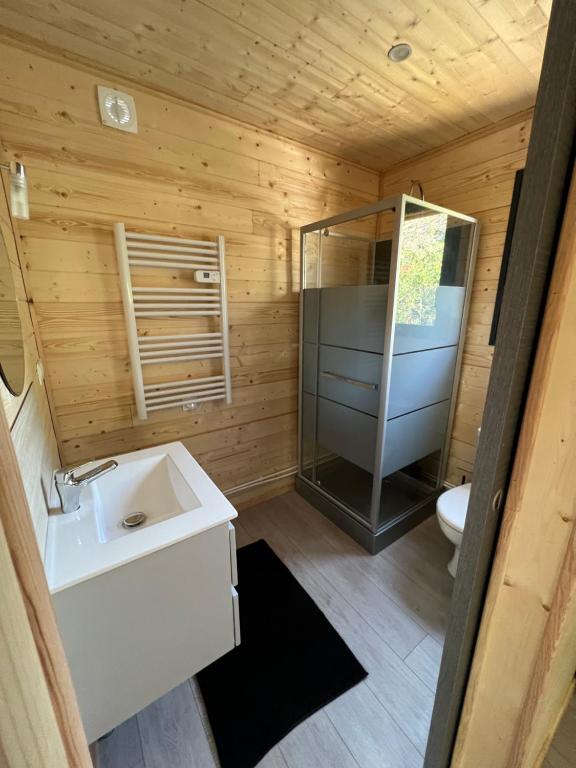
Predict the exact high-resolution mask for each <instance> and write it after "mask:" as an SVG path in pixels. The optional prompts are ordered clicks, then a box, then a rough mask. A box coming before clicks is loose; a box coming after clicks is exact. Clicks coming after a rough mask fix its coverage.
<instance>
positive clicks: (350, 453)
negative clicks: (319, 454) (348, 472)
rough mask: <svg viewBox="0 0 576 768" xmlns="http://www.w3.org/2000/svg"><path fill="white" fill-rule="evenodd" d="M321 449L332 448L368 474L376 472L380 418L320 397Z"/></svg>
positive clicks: (330, 449)
mask: <svg viewBox="0 0 576 768" xmlns="http://www.w3.org/2000/svg"><path fill="white" fill-rule="evenodd" d="M317 415H318V443H319V449H320V450H322V449H328V450H329V451H332V452H333V453H335V454H337V455H338V456H341V457H342V458H344V459H347V460H348V461H350V462H352V464H355V465H356V466H357V467H361V468H362V469H365V470H366V471H367V472H371V473H372V472H373V471H374V456H375V449H376V431H377V427H378V419H375V418H374V416H368V415H367V414H365V413H361V412H360V411H355V410H354V409H353V408H348V407H347V406H345V405H341V404H340V403H334V402H333V401H332V400H325V399H324V398H323V397H319V398H318V412H317Z"/></svg>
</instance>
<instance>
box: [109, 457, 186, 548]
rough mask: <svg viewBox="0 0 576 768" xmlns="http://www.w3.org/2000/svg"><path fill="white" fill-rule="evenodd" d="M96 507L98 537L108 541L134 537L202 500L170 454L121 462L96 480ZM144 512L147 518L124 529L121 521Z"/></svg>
mask: <svg viewBox="0 0 576 768" xmlns="http://www.w3.org/2000/svg"><path fill="white" fill-rule="evenodd" d="M94 491H95V493H94V502H95V503H94V508H95V514H96V524H97V527H98V538H99V539H100V541H101V542H103V543H105V542H107V541H111V540H112V539H117V538H118V537H119V536H133V535H134V534H136V533H138V532H139V531H141V530H142V529H143V528H146V527H147V526H150V525H154V524H155V523H160V522H162V521H163V520H167V519H168V518H170V517H174V515H181V514H182V513H183V512H190V511H192V510H193V509H197V508H198V507H199V506H200V501H199V499H198V497H197V496H196V494H195V493H194V491H193V490H192V488H191V487H190V486H189V485H188V483H187V482H186V480H184V477H183V476H182V473H181V472H180V470H179V469H178V467H177V466H176V464H175V463H174V461H173V459H172V458H171V457H170V455H169V454H167V453H163V454H162V453H161V454H158V455H154V456H149V457H148V458H145V459H135V460H134V461H130V462H126V463H122V464H119V465H118V467H117V468H116V469H115V470H113V472H111V473H109V474H108V475H106V476H105V477H103V478H102V480H101V481H96V484H95V488H94ZM138 513H141V514H143V515H145V519H144V521H143V522H142V523H141V524H140V525H137V526H135V527H133V528H125V527H124V526H123V525H122V521H123V520H124V519H126V518H127V517H129V516H130V515H136V514H138Z"/></svg>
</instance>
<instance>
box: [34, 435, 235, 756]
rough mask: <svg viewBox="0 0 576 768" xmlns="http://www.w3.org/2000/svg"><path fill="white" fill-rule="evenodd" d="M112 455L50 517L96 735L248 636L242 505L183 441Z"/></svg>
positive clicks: (88, 723) (71, 636) (71, 657)
mask: <svg viewBox="0 0 576 768" xmlns="http://www.w3.org/2000/svg"><path fill="white" fill-rule="evenodd" d="M109 458H111V459H114V460H115V461H117V462H118V467H116V469H114V470H112V471H111V472H108V473H107V474H105V475H102V476H101V477H99V478H98V479H97V480H95V481H94V482H93V483H91V484H90V485H88V486H87V487H86V488H84V489H83V490H82V493H81V495H80V509H79V510H78V511H77V512H72V513H70V514H66V515H65V514H62V513H60V514H52V515H50V518H49V521H48V540H47V547H46V556H45V569H46V574H47V578H48V585H49V587H50V591H51V593H52V604H53V606H54V611H55V613H56V617H57V620H58V626H59V629H60V634H61V636H62V641H63V644H64V649H65V651H66V656H67V658H68V664H69V666H70V671H71V673H72V679H73V681H74V687H75V690H76V696H77V699H78V703H79V706H80V712H81V714H82V719H83V722H84V729H85V731H86V735H87V737H88V740H89V741H95V740H96V739H98V738H100V736H102V735H103V734H105V733H108V732H109V731H110V730H112V729H113V728H115V727H116V726H117V725H119V724H120V723H122V722H124V721H125V720H127V719H128V718H130V717H132V715H134V714H135V713H136V712H138V711H140V710H141V709H142V708H143V707H146V706H147V705H148V704H150V702H152V701H154V700H155V699H157V698H158V697H160V696H163V695H164V694H165V693H166V692H167V691H169V690H172V689H173V688H174V687H175V686H177V685H178V684H180V683H182V682H183V681H184V680H187V679H188V678H190V677H192V676H193V675H195V674H196V673H197V672H198V671H199V670H200V669H203V668H204V667H206V666H208V665H209V664H212V662H214V661H215V660H216V659H217V658H220V657H221V656H223V655H224V654H226V653H228V652H229V651H230V650H232V648H234V646H235V645H237V644H238V643H239V642H240V623H239V607H238V605H239V602H238V594H237V592H236V590H235V589H234V586H235V584H236V575H237V569H236V546H235V536H234V527H233V525H232V524H231V523H230V520H232V519H233V518H235V517H237V513H236V510H235V509H234V507H233V506H232V505H231V504H230V502H229V501H228V500H227V499H226V497H225V496H224V495H223V494H222V493H221V492H220V491H219V490H218V488H217V487H216V486H215V485H214V483H213V482H212V481H211V480H210V478H209V477H208V475H207V474H206V473H205V472H204V471H203V470H202V468H201V467H200V465H199V464H198V463H197V462H196V461H195V460H194V459H193V458H192V456H191V455H190V454H189V453H188V451H187V450H186V448H185V447H184V446H183V445H182V444H181V443H169V444H168V445H161V446H158V447H156V448H148V449H146V450H143V451H135V452H133V453H127V454H125V455H123V456H111V457H109ZM105 460H106V459H101V460H100V461H99V462H94V465H97V464H99V463H102V462H103V461H105ZM90 468H91V467H90ZM139 512H140V513H144V514H145V515H146V520H145V522H143V523H142V524H141V525H139V526H138V527H136V528H132V529H129V530H126V529H125V528H124V527H123V526H122V520H123V519H124V518H125V517H126V516H127V515H134V514H135V513H139Z"/></svg>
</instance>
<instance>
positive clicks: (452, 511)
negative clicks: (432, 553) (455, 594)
mask: <svg viewBox="0 0 576 768" xmlns="http://www.w3.org/2000/svg"><path fill="white" fill-rule="evenodd" d="M470 485H471V484H470V483H466V484H465V485H458V486H456V488H451V489H450V490H449V491H445V492H444V493H442V494H441V495H440V496H439V497H438V500H437V501H436V516H437V517H438V523H439V524H440V528H441V529H442V533H443V534H444V536H446V538H447V539H448V540H449V541H451V542H452V544H454V547H455V549H454V556H453V558H452V560H450V562H449V563H448V566H447V567H448V571H449V573H450V575H451V576H452V577H453V578H455V577H456V568H457V567H458V558H459V557H460V545H461V544H462V533H463V531H464V523H465V522H466V512H467V510H468V501H469V499H470Z"/></svg>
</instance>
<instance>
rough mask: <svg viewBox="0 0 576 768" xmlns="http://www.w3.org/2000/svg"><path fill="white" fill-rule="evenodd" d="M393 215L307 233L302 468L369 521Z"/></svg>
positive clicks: (303, 321) (309, 477)
mask: <svg viewBox="0 0 576 768" xmlns="http://www.w3.org/2000/svg"><path fill="white" fill-rule="evenodd" d="M394 218H395V216H394V212H393V211H392V210H390V211H384V212H383V213H379V214H374V215H372V216H368V217H365V218H363V219H358V220H355V221H352V222H347V223H345V224H339V225H336V226H333V227H329V228H325V229H322V230H316V231H313V232H306V233H305V234H304V235H303V258H304V260H305V261H304V265H305V266H304V271H303V276H304V285H303V292H302V312H303V317H302V328H303V331H302V365H301V375H302V403H301V404H302V408H301V473H302V475H303V476H304V477H305V478H306V479H307V480H309V481H310V482H312V483H313V484H314V485H315V486H316V487H318V488H319V489H321V490H322V491H323V492H325V493H327V494H329V496H330V497H331V498H333V499H335V500H337V501H338V502H339V503H340V504H341V505H342V506H344V507H345V508H346V509H347V510H348V511H349V512H350V513H351V514H352V515H353V516H354V517H356V518H357V519H358V520H360V521H361V522H362V523H363V524H365V525H367V526H370V525H371V504H372V496H373V480H374V466H375V462H376V446H377V437H378V417H379V413H380V395H381V386H380V384H381V376H382V366H383V350H384V336H385V329H386V310H387V303H388V291H389V279H390V268H391V254H392V240H393V235H394Z"/></svg>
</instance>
